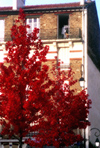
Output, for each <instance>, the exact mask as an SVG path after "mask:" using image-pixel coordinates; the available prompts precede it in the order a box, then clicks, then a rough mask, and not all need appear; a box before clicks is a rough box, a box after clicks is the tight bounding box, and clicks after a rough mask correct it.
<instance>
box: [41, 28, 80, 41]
mask: <svg viewBox="0 0 100 148" xmlns="http://www.w3.org/2000/svg"><path fill="white" fill-rule="evenodd" d="M57 34H58V35H57ZM81 37H82V35H81V29H80V28H68V30H67V31H65V32H64V33H63V34H62V30H61V29H59V32H58V33H57V29H41V30H40V38H41V39H72V38H81Z"/></svg>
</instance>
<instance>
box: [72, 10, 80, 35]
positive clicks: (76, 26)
mask: <svg viewBox="0 0 100 148" xmlns="http://www.w3.org/2000/svg"><path fill="white" fill-rule="evenodd" d="M69 23H70V24H69V25H70V34H71V36H72V37H74V38H77V37H81V36H82V12H73V13H71V14H70V15H69Z"/></svg>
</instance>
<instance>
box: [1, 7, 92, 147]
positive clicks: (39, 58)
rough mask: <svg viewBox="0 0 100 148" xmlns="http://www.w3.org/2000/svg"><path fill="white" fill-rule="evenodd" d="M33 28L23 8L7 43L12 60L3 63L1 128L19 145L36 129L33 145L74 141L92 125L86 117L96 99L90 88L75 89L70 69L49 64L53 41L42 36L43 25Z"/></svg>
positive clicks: (31, 141)
mask: <svg viewBox="0 0 100 148" xmlns="http://www.w3.org/2000/svg"><path fill="white" fill-rule="evenodd" d="M27 28H29V26H28V25H26V21H25V14H24V13H23V10H22V9H21V10H20V14H19V17H18V19H17V20H16V22H15V24H14V25H13V27H12V29H11V37H12V41H8V42H7V43H6V50H7V52H8V54H7V57H6V58H5V60H4V61H5V62H6V64H5V63H1V64H0V123H1V124H2V133H1V134H2V135H8V136H9V137H14V138H17V139H18V140H19V145H20V146H19V148H22V138H23V137H25V136H26V135H27V134H29V133H30V132H35V131H38V134H37V135H34V136H33V138H34V137H35V140H32V139H29V140H27V141H26V142H27V143H28V144H30V145H32V146H38V147H43V145H51V144H52V145H54V146H55V147H59V146H60V145H61V144H64V145H66V146H68V145H71V144H73V143H74V142H76V141H80V140H81V138H82V137H81V135H77V133H75V132H74V130H75V129H77V128H79V129H82V128H86V126H87V125H89V122H85V119H86V118H87V116H88V113H89V108H90V103H91V102H90V100H88V95H87V94H86V92H85V90H83V91H81V92H80V93H79V94H75V90H72V89H70V87H71V86H72V85H74V84H75V83H76V81H74V80H73V73H72V71H71V70H70V69H69V70H68V71H67V72H66V73H64V72H62V71H60V69H59V68H58V69H57V70H56V67H55V65H52V69H49V67H48V66H47V64H46V63H45V62H46V55H47V53H48V50H49V47H48V46H45V47H44V46H43V43H42V41H41V40H40V39H39V38H38V33H39V30H38V29H36V28H35V29H34V30H33V32H32V33H30V34H29V33H28V32H27ZM32 51H33V52H32ZM31 52H32V54H31V56H30V53H31ZM49 73H52V79H51V78H50V77H49ZM65 81H67V83H65ZM36 141H37V142H36Z"/></svg>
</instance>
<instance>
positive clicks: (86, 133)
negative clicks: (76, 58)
mask: <svg viewBox="0 0 100 148" xmlns="http://www.w3.org/2000/svg"><path fill="white" fill-rule="evenodd" d="M82 21H83V23H82V30H83V33H82V38H83V59H82V64H83V65H84V78H85V83H84V85H85V88H87V87H88V47H87V46H88V43H87V40H88V37H87V31H88V30H87V27H88V26H87V9H86V8H84V7H83V12H82ZM86 91H87V90H86ZM86 93H88V92H86ZM88 128H89V127H87V128H86V129H85V131H84V138H85V139H84V142H85V148H89V141H88V137H89V129H88Z"/></svg>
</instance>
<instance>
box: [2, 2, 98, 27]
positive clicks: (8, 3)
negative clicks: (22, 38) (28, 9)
mask: <svg viewBox="0 0 100 148" xmlns="http://www.w3.org/2000/svg"><path fill="white" fill-rule="evenodd" d="M94 1H95V2H96V7H97V12H98V18H99V24H100V0H94ZM69 2H80V0H26V2H25V5H39V4H56V3H69ZM12 4H13V0H0V7H3V6H12Z"/></svg>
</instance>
